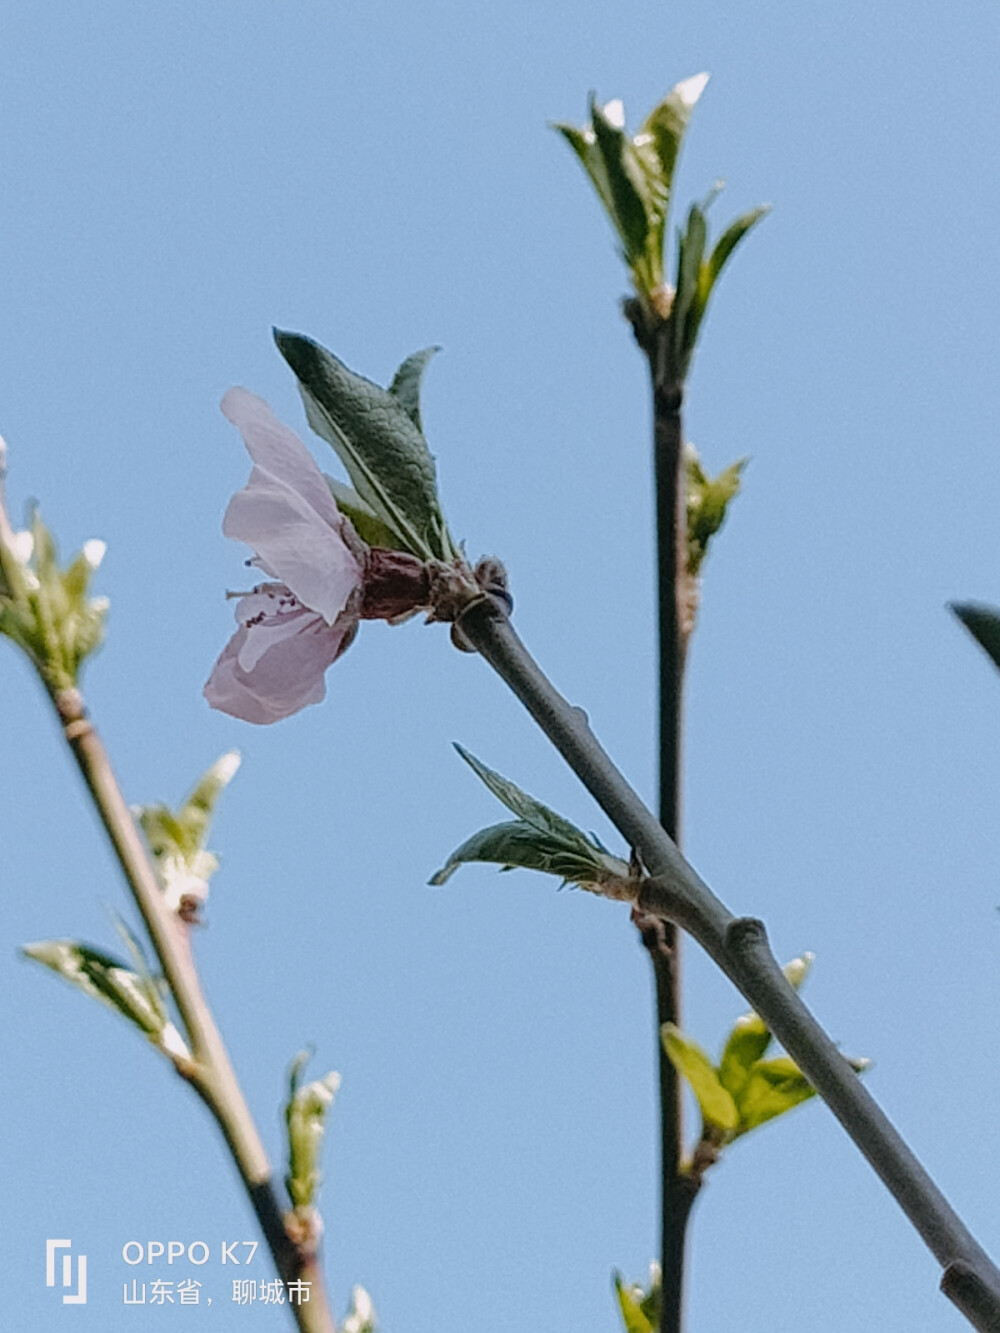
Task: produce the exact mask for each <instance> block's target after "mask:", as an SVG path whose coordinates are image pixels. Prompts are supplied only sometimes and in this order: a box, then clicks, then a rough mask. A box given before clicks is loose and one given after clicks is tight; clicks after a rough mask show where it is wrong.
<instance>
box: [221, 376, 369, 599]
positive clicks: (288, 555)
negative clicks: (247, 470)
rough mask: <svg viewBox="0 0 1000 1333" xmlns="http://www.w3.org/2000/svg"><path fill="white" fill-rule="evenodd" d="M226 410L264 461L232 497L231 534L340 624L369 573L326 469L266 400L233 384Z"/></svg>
mask: <svg viewBox="0 0 1000 1333" xmlns="http://www.w3.org/2000/svg"><path fill="white" fill-rule="evenodd" d="M222 410H223V412H224V413H225V415H226V416H227V417H228V418H229V420H230V421H232V422H233V424H234V425H236V426H237V427H238V428H239V430H240V433H241V434H242V436H243V441H244V443H245V444H246V447H247V450H248V451H249V453H250V456H251V458H252V459H253V460H254V463H255V465H256V466H255V467H254V469H253V471H252V472H251V474H250V480H249V482H248V483H247V485H246V486H245V487H244V488H243V490H241V491H239V492H237V494H236V495H234V496H233V498H232V500H231V501H230V502H229V508H228V509H227V510H226V516H225V518H224V520H223V524H222V530H223V532H224V533H225V534H226V536H227V537H233V538H235V539H236V540H238V541H244V542H246V543H247V545H248V546H251V547H252V548H253V550H254V552H255V555H256V563H257V564H259V565H260V567H261V568H262V569H264V570H265V572H266V573H268V574H271V575H273V576H274V577H276V578H280V579H281V580H282V581H283V582H284V583H286V584H287V585H288V587H289V588H290V589H291V590H292V591H293V592H294V593H295V595H296V596H297V597H298V599H299V601H300V602H302V604H303V605H304V606H306V607H309V608H310V609H311V610H313V611H318V612H319V613H320V615H322V616H323V618H324V620H326V622H327V624H328V625H333V623H334V621H335V620H336V619H337V617H338V616H339V615H340V613H341V612H342V611H343V610H344V608H345V607H346V605H347V602H348V600H349V598H350V596H351V594H352V593H353V592H354V590H355V589H356V588H358V587H360V585H361V578H362V570H361V566H360V565H359V563H358V561H357V559H356V558H355V556H354V554H353V552H352V551H351V550H350V549H349V547H348V546H347V544H346V543H345V541H344V539H343V535H342V533H343V519H342V518H341V516H340V512H339V511H338V509H337V506H336V504H335V503H334V500H333V497H332V495H331V494H330V489H329V487H328V486H327V484H326V481H325V480H324V478H323V475H322V473H321V472H320V470H319V468H318V467H317V466H316V464H315V462H314V461H313V458H312V455H311V454H310V453H309V451H308V449H306V447H305V445H304V444H303V443H302V441H301V440H300V439H299V438H298V437H297V436H296V435H295V433H294V431H291V430H289V429H288V427H287V426H284V425H283V424H282V423H281V422H280V421H278V420H277V418H276V417H275V416H274V415H273V414H272V412H271V410H270V408H269V407H268V406H267V404H266V403H265V402H264V401H263V400H262V399H260V398H257V397H255V396H254V395H253V394H252V393H248V392H247V390H246V389H230V390H229V392H228V393H227V394H226V396H225V398H223V400H222Z"/></svg>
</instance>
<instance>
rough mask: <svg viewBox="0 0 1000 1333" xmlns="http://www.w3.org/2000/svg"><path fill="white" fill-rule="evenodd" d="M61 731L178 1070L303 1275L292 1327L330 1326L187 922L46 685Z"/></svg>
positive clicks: (69, 695) (80, 734) (289, 1261)
mask: <svg viewBox="0 0 1000 1333" xmlns="http://www.w3.org/2000/svg"><path fill="white" fill-rule="evenodd" d="M49 697H50V698H51V700H52V703H53V706H54V707H55V709H56V712H57V713H58V715H59V720H60V723H61V725H62V728H63V734H64V736H65V738H66V741H67V743H68V744H69V747H70V749H71V750H72V752H73V757H74V758H75V759H76V762H77V764H78V766H79V768H80V772H81V773H82V774H83V780H84V782H85V783H86V784H87V789H88V791H89V792H90V795H91V797H92V798H93V801H94V805H95V806H96V808H97V812H98V815H99V816H100V819H101V823H102V824H103V825H104V828H105V830H106V832H107V835H108V837H109V838H110V840H111V844H112V846H113V848H114V851H115V855H116V856H117V858H118V862H119V865H120V866H121V868H122V871H123V873H124V875H125V878H126V880H127V882H128V886H129V888H130V889H131V891H132V896H133V898H134V899H135V903H136V906H137V907H138V909H139V911H140V913H141V915H142V919H143V921H144V922H145V924H146V929H147V930H148V932H149V938H150V940H151V941H152V944H153V948H154V949H155V951H156V956H157V958H158V959H159V961H160V966H161V967H162V969H163V976H164V979H165V980H166V982H167V984H168V986H169V987H170V991H171V994H172V995H173V997H174V1001H175V1003H176V1005H177V1011H178V1014H179V1015H180V1018H181V1021H182V1023H183V1024H184V1027H185V1029H186V1031H187V1036H188V1040H189V1042H190V1045H191V1053H192V1056H193V1057H194V1059H193V1063H192V1064H191V1065H189V1066H188V1067H186V1068H183V1069H181V1072H182V1073H183V1075H184V1077H186V1078H187V1079H188V1081H189V1082H190V1083H191V1085H192V1087H193V1088H194V1089H195V1091H196V1092H197V1093H198V1095H199V1096H200V1097H201V1099H202V1101H203V1102H204V1103H205V1105H206V1106H207V1107H208V1109H209V1110H210V1111H211V1113H212V1116H213V1117H214V1119H215V1121H216V1123H217V1124H218V1126H219V1128H220V1129H221V1131H222V1134H223V1137H224V1138H225V1140H226V1143H227V1145H228V1146H229V1150H230V1152H231V1154H232V1157H233V1160H234V1162H235V1163H236V1168H237V1170H238V1171H239V1173H240V1178H241V1179H242V1181H243V1185H244V1188H245V1189H246V1192H247V1195H248V1197H249V1199H250V1203H251V1204H252V1206H253V1209H254V1212H255V1213H256V1215H257V1220H258V1222H259V1223H260V1226H261V1230H262V1232H263V1234H264V1237H265V1240H266V1241H267V1245H268V1248H269V1249H270V1251H271V1254H272V1255H273V1257H274V1262H275V1266H276V1267H277V1270H278V1273H279V1274H280V1276H281V1279H282V1281H283V1282H285V1283H288V1282H294V1281H296V1280H297V1279H299V1280H302V1281H303V1282H308V1283H309V1284H310V1285H309V1299H308V1300H307V1301H305V1302H304V1303H302V1304H292V1303H289V1309H290V1313H291V1314H292V1316H293V1318H294V1319H295V1322H296V1324H297V1325H298V1328H299V1330H300V1333H336V1330H335V1325H334V1321H333V1317H332V1315H331V1313H330V1308H329V1302H328V1299H327V1296H326V1291H325V1286H324V1281H323V1273H322V1269H321V1267H320V1265H319V1263H318V1260H317V1255H316V1251H315V1247H314V1246H313V1247H307V1246H298V1245H295V1244H294V1243H293V1242H292V1240H291V1239H290V1237H289V1236H288V1233H287V1231H286V1230H285V1224H284V1219H283V1216H282V1209H281V1205H280V1202H279V1199H278V1196H277V1194H276V1192H275V1188H274V1183H273V1180H272V1174H271V1165H270V1162H269V1161H268V1158H267V1153H266V1152H265V1150H264V1145H263V1143H262V1142H261V1139H260V1135H259V1134H258V1133H257V1127H256V1125H255V1124H254V1121H253V1118H252V1116H251V1114H250V1109H249V1107H248V1106H247V1104H246V1101H245V1099H244V1097H243V1092H242V1089H241V1088H240V1085H239V1082H238V1080H237V1078H236V1073H235V1071H234V1070H233V1067H232V1064H231V1062H230V1060H229V1055H228V1052H227V1050H226V1047H225V1043H224V1042H223V1040H222V1036H221V1034H220V1032H219V1030H218V1028H217V1027H216V1024H215V1019H214V1018H213V1016H212V1012H211V1010H210V1009H209V1006H208V1002H207V1000H206V999H205V996H204V994H203V992H202V989H201V983H200V981H199V978H198V973H197V969H196V968H195V964H194V958H193V956H192V953H191V930H192V927H191V925H189V924H188V923H187V922H185V921H183V920H182V919H181V918H180V917H179V916H178V915H177V913H175V912H173V911H172V910H171V909H170V908H169V907H168V906H167V905H166V903H165V902H164V898H163V894H162V892H161V890H160V886H159V882H158V880H157V878H156V872H155V871H154V869H153V866H152V863H151V862H150V859H149V856H148V854H147V851H146V848H145V846H144V845H143V842H142V839H141V838H140V836H139V833H138V831H137V829H136V826H135V821H134V820H133V818H132V815H131V812H130V811H129V808H128V806H127V805H126V803H125V799H124V797H123V796H122V793H121V789H120V788H119V786H118V783H117V780H116V779H115V775H114V773H113V771H112V768H111V763H110V761H109V759H108V755H107V752H106V751H105V749H104V746H103V744H102V742H101V739H100V737H99V736H98V734H97V732H96V731H95V730H94V728H93V726H92V725H91V723H90V721H89V719H88V718H87V716H86V711H85V709H84V705H83V699H82V697H81V695H80V693H79V691H78V690H60V691H52V690H49Z"/></svg>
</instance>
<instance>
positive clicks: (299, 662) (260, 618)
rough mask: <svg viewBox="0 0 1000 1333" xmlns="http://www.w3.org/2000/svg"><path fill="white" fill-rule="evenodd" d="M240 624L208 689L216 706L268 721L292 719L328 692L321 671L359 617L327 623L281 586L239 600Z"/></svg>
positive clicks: (270, 586)
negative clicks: (293, 715)
mask: <svg viewBox="0 0 1000 1333" xmlns="http://www.w3.org/2000/svg"><path fill="white" fill-rule="evenodd" d="M236 618H237V621H238V622H239V626H240V628H239V629H238V630H237V631H236V633H235V634H234V635H233V637H232V638H231V639H230V640H229V642H228V643H227V644H226V646H225V648H224V649H223V650H222V654H221V656H220V657H219V660H218V661H217V662H216V664H215V666H214V668H213V669H212V674H211V676H209V678H208V683H207V684H206V686H205V689H204V695H205V698H206V699H207V700H208V702H209V704H210V705H211V706H212V707H213V708H217V709H219V710H220V712H223V713H229V714H230V716H232V717H238V718H242V719H243V720H244V721H245V722H255V723H258V724H266V723H269V722H278V721H280V720H281V719H282V718H285V717H290V716H291V715H292V714H293V713H297V712H298V711H299V710H300V709H302V708H305V707H307V706H308V705H309V704H315V703H319V702H320V700H321V699H322V698H323V697H324V696H325V694H326V686H325V684H324V681H323V675H324V672H325V671H326V669H327V667H328V666H330V664H331V663H332V662H334V661H336V659H337V658H338V657H339V656H340V654H341V653H342V652H344V650H345V649H346V648H347V647H348V645H349V644H350V642H351V640H352V639H353V637H354V631H355V630H356V628H357V624H358V621H357V617H356V616H352V615H344V616H341V617H340V619H339V620H338V621H337V623H336V624H334V625H328V624H327V623H326V621H325V620H324V619H323V617H322V616H320V615H318V614H316V613H315V612H313V611H310V610H308V609H307V608H306V607H303V606H302V605H300V604H299V603H298V602H296V601H295V599H294V597H292V596H291V594H290V593H289V590H288V589H287V588H285V587H283V586H282V585H281V584H264V585H263V586H262V587H261V588H258V589H256V590H255V591H254V592H253V593H250V594H249V595H248V596H246V597H243V598H241V599H240V601H239V603H238V604H237V608H236Z"/></svg>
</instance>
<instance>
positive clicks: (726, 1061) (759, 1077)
mask: <svg viewBox="0 0 1000 1333" xmlns="http://www.w3.org/2000/svg"><path fill="white" fill-rule="evenodd" d="M811 965H812V954H808V953H806V954H802V955H801V957H799V958H793V959H792V961H791V962H790V963H788V964H786V966H785V968H784V973H785V976H786V978H787V979H788V981H789V983H790V984H791V985H792V986H794V987H795V989H796V990H798V988H799V987H800V986H801V985H802V982H803V981H804V980H805V978H806V976H807V974H808V972H809V968H810V967H811ZM661 1037H662V1040H663V1045H664V1048H665V1049H666V1052H667V1055H668V1056H669V1057H670V1060H671V1063H672V1064H673V1066H674V1068H675V1069H676V1070H677V1072H678V1073H679V1074H681V1075H682V1077H683V1078H684V1079H686V1081H687V1082H688V1084H689V1085H690V1087H691V1091H692V1092H693V1093H694V1095H695V1098H696V1100H697V1102H698V1107H699V1109H700V1111H701V1115H702V1122H703V1130H702V1137H703V1138H704V1139H709V1140H711V1141H712V1142H714V1143H715V1144H717V1145H720V1146H721V1145H723V1144H726V1143H732V1142H733V1141H734V1140H735V1139H738V1138H741V1137H742V1136H743V1135H744V1134H748V1133H749V1132H750V1131H751V1130H752V1129H756V1128H757V1127H758V1126H759V1125H763V1124H765V1123H766V1122H767V1121H768V1120H774V1119H775V1118H776V1117H777V1116H780V1115H784V1114H785V1113H786V1112H787V1111H790V1110H792V1108H793V1107H795V1106H798V1105H799V1104H800V1103H801V1102H804V1101H807V1100H808V1099H809V1098H810V1097H813V1096H815V1089H814V1088H813V1087H812V1085H811V1084H810V1083H809V1081H808V1080H807V1078H806V1077H805V1075H804V1074H803V1073H802V1071H801V1070H800V1069H799V1067H798V1065H797V1064H796V1063H795V1061H794V1060H792V1059H791V1058H790V1057H789V1056H787V1055H779V1056H774V1057H772V1058H771V1059H765V1058H764V1057H765V1056H766V1054H767V1051H768V1048H769V1047H770V1045H771V1040H772V1038H771V1033H770V1032H769V1031H768V1029H767V1027H766V1025H765V1023H764V1021H763V1019H761V1018H760V1017H759V1015H757V1014H755V1013H752V1012H751V1013H748V1014H744V1015H743V1016H742V1017H741V1018H738V1019H737V1020H736V1022H735V1024H734V1025H733V1028H732V1031H731V1032H730V1033H729V1036H728V1038H727V1039H726V1044H725V1046H724V1047H723V1050H722V1056H721V1058H720V1060H719V1062H718V1064H714V1063H713V1061H712V1059H711V1057H710V1056H709V1055H708V1054H707V1053H706V1051H705V1050H704V1049H703V1048H702V1047H701V1046H699V1045H698V1043H697V1042H696V1041H694V1040H693V1039H692V1038H691V1037H688V1036H686V1035H685V1033H683V1032H681V1031H680V1029H679V1028H677V1027H676V1026H675V1025H674V1024H673V1023H665V1024H664V1025H663V1029H662V1032H661ZM850 1064H851V1065H852V1067H853V1068H854V1069H855V1070H856V1071H857V1072H858V1073H861V1071H862V1070H864V1069H865V1068H867V1066H868V1061H866V1060H852V1061H850Z"/></svg>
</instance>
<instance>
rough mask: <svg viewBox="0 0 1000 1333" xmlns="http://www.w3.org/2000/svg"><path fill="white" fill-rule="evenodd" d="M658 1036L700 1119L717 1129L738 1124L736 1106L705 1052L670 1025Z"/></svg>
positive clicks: (664, 1026) (662, 1029)
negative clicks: (691, 1095)
mask: <svg viewBox="0 0 1000 1333" xmlns="http://www.w3.org/2000/svg"><path fill="white" fill-rule="evenodd" d="M660 1036H661V1039H662V1041H663V1046H664V1049H665V1050H666V1052H667V1055H668V1056H669V1057H670V1062H671V1064H672V1065H673V1066H674V1068H675V1069H676V1070H677V1072H678V1073H679V1074H682V1075H683V1076H684V1078H686V1079H687V1081H688V1083H690V1085H691V1090H692V1091H693V1093H694V1095H695V1097H696V1098H697V1099H698V1105H699V1106H700V1107H701V1114H702V1116H703V1117H704V1119H705V1120H706V1121H707V1122H708V1123H709V1124H711V1125H717V1126H718V1127H719V1129H724V1130H730V1131H732V1130H735V1129H736V1128H737V1126H738V1125H739V1123H740V1117H739V1112H738V1111H737V1109H736V1103H735V1102H734V1101H733V1098H732V1097H731V1095H730V1094H729V1093H728V1092H727V1091H726V1089H725V1088H724V1087H723V1085H722V1083H721V1082H720V1081H719V1075H718V1073H717V1072H716V1069H715V1067H714V1065H713V1064H712V1061H711V1060H710V1059H709V1057H708V1056H707V1055H706V1053H705V1052H704V1051H703V1050H702V1048H701V1047H700V1046H699V1045H698V1043H697V1042H695V1041H692V1039H691V1038H690V1037H688V1036H685V1034H684V1033H683V1032H681V1031H680V1029H679V1028H677V1027H675V1026H674V1024H673V1023H664V1024H663V1027H662V1028H661V1029H660Z"/></svg>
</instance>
